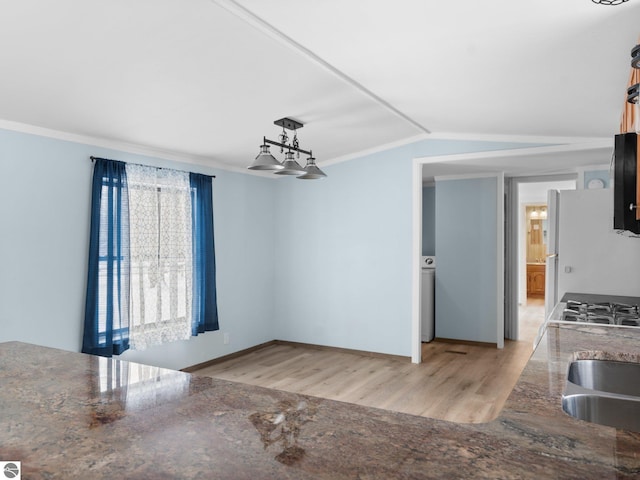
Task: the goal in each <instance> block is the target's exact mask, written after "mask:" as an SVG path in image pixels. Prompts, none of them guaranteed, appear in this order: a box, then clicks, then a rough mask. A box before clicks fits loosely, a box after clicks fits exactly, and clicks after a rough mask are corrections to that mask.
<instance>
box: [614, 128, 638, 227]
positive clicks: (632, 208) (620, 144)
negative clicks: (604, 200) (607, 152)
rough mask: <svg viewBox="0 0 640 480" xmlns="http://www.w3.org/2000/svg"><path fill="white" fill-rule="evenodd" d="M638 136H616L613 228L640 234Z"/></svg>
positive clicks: (628, 134)
mask: <svg viewBox="0 0 640 480" xmlns="http://www.w3.org/2000/svg"><path fill="white" fill-rule="evenodd" d="M636 148H637V136H636V134H635V133H621V134H619V135H616V141H615V152H614V183H613V189H614V192H613V228H614V229H616V230H628V231H630V232H633V233H640V221H638V220H636V174H637V164H638V162H637V152H636Z"/></svg>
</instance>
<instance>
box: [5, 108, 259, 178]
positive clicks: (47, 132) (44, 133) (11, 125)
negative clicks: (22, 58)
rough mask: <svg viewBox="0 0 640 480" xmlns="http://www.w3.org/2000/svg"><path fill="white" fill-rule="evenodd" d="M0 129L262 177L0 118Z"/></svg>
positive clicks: (194, 157)
mask: <svg viewBox="0 0 640 480" xmlns="http://www.w3.org/2000/svg"><path fill="white" fill-rule="evenodd" d="M0 128H1V129H4V130H10V131H14V132H20V133H27V134H30V135H37V136H40V137H47V138H54V139H56V140H64V141H67V142H73V143H81V144H86V145H93V146H96V147H102V148H109V149H112V150H119V151H122V152H126V153H132V154H135V155H144V156H148V157H155V158H161V159H163V160H171V161H174V162H181V163H188V164H192V165H199V166H204V167H211V168H217V169H220V170H226V171H232V172H238V173H244V174H249V175H258V176H263V175H261V174H260V173H257V172H252V171H251V170H246V169H244V168H241V167H235V166H232V165H228V164H225V163H222V162H219V161H217V160H214V159H212V158H210V157H205V156H201V155H189V154H185V153H181V152H175V151H172V150H165V149H161V148H154V147H149V146H146V145H138V144H135V143H129V142H122V141H118V140H111V139H107V138H102V137H94V136H91V135H81V134H77V133H70V132H65V131H62V130H54V129H51V128H46V127H40V126H37V125H30V124H27V123H20V122H14V121H12V120H5V119H1V118H0Z"/></svg>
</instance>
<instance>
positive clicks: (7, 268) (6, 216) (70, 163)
mask: <svg viewBox="0 0 640 480" xmlns="http://www.w3.org/2000/svg"><path fill="white" fill-rule="evenodd" d="M90 155H95V156H101V157H106V158H114V159H119V160H123V161H129V162H136V163H144V164H148V165H156V166H164V167H173V168H179V169H182V170H190V171H196V172H200V173H206V174H213V175H216V176H217V179H216V180H214V217H215V241H216V260H217V284H218V299H219V315H220V327H221V331H220V332H210V333H205V334H201V335H199V336H198V337H195V338H192V339H191V340H189V341H182V342H176V343H173V344H170V345H164V346H161V347H156V348H152V349H149V350H145V351H140V352H132V351H128V352H125V354H124V355H122V358H125V359H130V360H136V361H139V362H142V363H150V364H154V365H159V366H165V367H170V368H183V367H186V366H189V365H193V364H197V363H200V362H204V361H207V360H210V359H211V358H215V357H217V356H220V355H224V354H227V353H231V352H233V351H237V350H241V349H244V348H247V347H250V346H253V345H256V344H259V343H263V342H266V341H269V340H272V339H273V334H272V328H271V321H272V318H273V308H274V301H273V293H274V287H273V272H274V263H273V252H274V243H273V240H274V209H273V204H274V194H273V192H274V187H275V186H276V185H275V182H273V181H272V180H270V179H264V178H259V177H256V176H251V175H244V174H238V173H230V172H228V171H221V170H215V169H211V168H206V167H202V166H196V165H187V164H179V163H174V162H169V161H165V160H161V159H157V158H149V157H143V156H139V155H133V154H129V153H124V152H118V151H113V150H108V149H104V148H99V147H96V146H91V145H83V144H78V143H72V142H66V141H61V140H54V139H50V138H44V137H39V136H35V135H28V134H23V133H16V132H10V131H6V130H0V165H2V174H1V175H0V219H1V222H2V227H1V234H0V255H2V257H1V260H2V261H1V267H0V342H1V341H9V340H20V341H24V342H31V343H36V344H39V345H45V346H51V347H57V348H62V349H66V350H71V351H79V350H80V347H81V343H82V340H81V339H82V319H83V312H84V297H85V285H86V268H87V252H88V238H89V218H90V199H91V192H90V187H91V175H92V164H91V162H90V161H89V156H90ZM222 332H229V334H230V340H231V343H230V344H229V345H223V342H222Z"/></svg>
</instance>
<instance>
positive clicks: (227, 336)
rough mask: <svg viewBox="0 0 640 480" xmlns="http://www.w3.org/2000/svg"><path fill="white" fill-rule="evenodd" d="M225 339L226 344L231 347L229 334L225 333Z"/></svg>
mask: <svg viewBox="0 0 640 480" xmlns="http://www.w3.org/2000/svg"><path fill="white" fill-rule="evenodd" d="M223 338H224V344H225V345H229V333H227V332H225V333H224V337H223Z"/></svg>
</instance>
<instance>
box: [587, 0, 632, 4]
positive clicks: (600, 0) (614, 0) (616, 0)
mask: <svg viewBox="0 0 640 480" xmlns="http://www.w3.org/2000/svg"><path fill="white" fill-rule="evenodd" d="M591 1H592V2H593V3H597V4H598V5H620V4H621V3H624V2H628V1H629V0H591Z"/></svg>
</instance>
